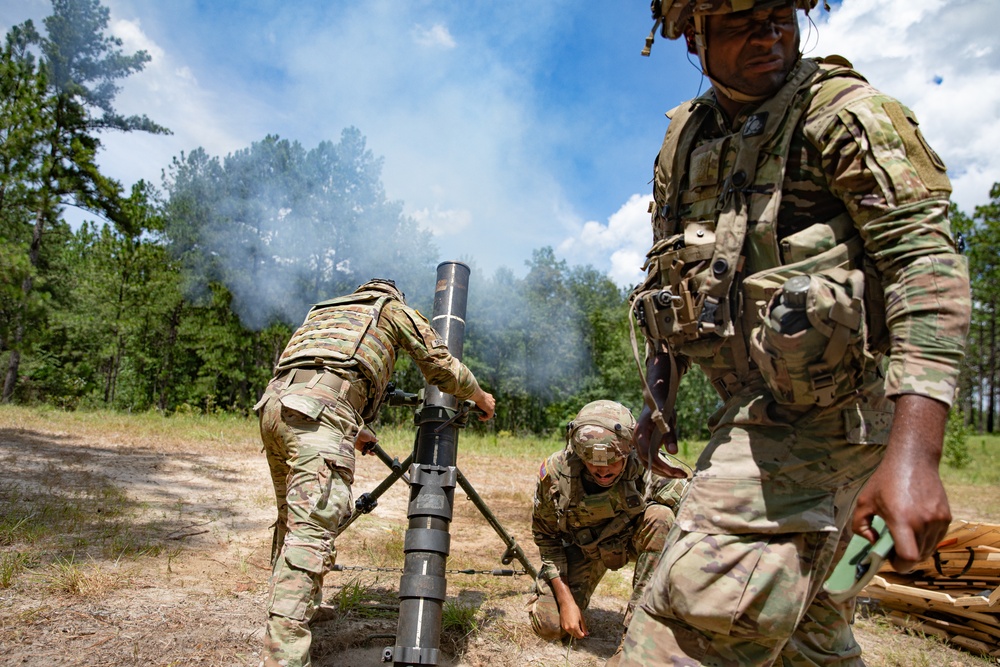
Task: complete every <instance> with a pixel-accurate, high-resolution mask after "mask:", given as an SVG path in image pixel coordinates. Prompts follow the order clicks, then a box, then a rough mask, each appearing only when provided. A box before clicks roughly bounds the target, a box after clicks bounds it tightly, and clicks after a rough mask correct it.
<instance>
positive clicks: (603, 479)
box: [583, 459, 625, 486]
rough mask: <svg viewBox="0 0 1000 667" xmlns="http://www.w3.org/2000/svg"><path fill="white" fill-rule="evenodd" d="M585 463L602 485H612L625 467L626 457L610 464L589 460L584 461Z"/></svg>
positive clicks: (595, 479) (596, 480)
mask: <svg viewBox="0 0 1000 667" xmlns="http://www.w3.org/2000/svg"><path fill="white" fill-rule="evenodd" d="M583 465H585V466H587V472H589V473H590V476H591V477H593V478H594V481H595V482H597V483H598V484H600V485H601V486H611V485H612V484H614V483H615V480H616V479H618V476H619V475H621V474H622V470H624V469H625V459H618V460H617V461H615V462H614V463H612V464H611V465H609V466H598V465H594V464H593V463H591V462H589V461H584V462H583Z"/></svg>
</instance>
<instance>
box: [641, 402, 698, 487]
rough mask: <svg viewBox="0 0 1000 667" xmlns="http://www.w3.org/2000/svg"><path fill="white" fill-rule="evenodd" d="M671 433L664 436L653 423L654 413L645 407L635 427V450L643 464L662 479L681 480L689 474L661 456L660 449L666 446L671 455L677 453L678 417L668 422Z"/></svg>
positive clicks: (673, 417)
mask: <svg viewBox="0 0 1000 667" xmlns="http://www.w3.org/2000/svg"><path fill="white" fill-rule="evenodd" d="M667 423H668V424H669V425H670V432H669V433H667V434H666V435H664V434H663V433H661V432H660V430H659V429H658V428H656V425H655V424H654V423H653V416H652V411H650V409H649V407H648V406H646V407H643V409H642V412H641V413H640V414H639V420H638V422H637V423H636V427H635V449H636V452H637V453H638V454H639V460H640V461H642V464H643V465H644V466H646V467H647V468H649V469H650V470H652V471H653V472H655V473H656V474H657V475H660V476H661V477H670V478H675V479H679V478H681V477H687V472H685V471H684V470H683V469H681V468H675V467H673V466H672V465H670V464H669V463H667V461H666V459H664V458H663V457H662V456H660V447H662V446H663V445H664V444H666V446H667V451H668V452H670V453H671V454H676V453H677V435H676V434H677V415H676V413H675V414H672V415H670V418H669V419H668V420H667Z"/></svg>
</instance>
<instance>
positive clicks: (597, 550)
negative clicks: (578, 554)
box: [577, 531, 628, 570]
mask: <svg viewBox="0 0 1000 667" xmlns="http://www.w3.org/2000/svg"><path fill="white" fill-rule="evenodd" d="M581 532H582V531H581ZM579 537H580V535H579V533H578V534H577V544H578V546H579V547H580V551H582V552H583V555H585V556H586V557H587V558H589V559H590V560H599V561H601V562H602V563H604V567H606V568H608V569H609V570H618V569H621V568H622V567H624V565H625V564H626V563H628V546H627V544H626V542H625V540H623V539H622V537H621V536H620V535H615V536H613V537H609V538H607V539H605V540H601V541H597V540H593V541H591V542H590V543H588V544H580V543H579Z"/></svg>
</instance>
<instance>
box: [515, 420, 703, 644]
mask: <svg viewBox="0 0 1000 667" xmlns="http://www.w3.org/2000/svg"><path fill="white" fill-rule="evenodd" d="M634 429H635V419H634V418H633V417H632V413H631V412H629V410H628V408H626V407H625V406H623V405H621V404H620V403H615V402H614V401H594V402H593V403H588V404H587V405H585V406H584V407H583V409H582V410H580V412H579V414H577V416H576V418H575V419H574V420H573V421H571V422H570V423H569V424H568V425H567V427H566V447H565V449H562V450H560V451H558V452H556V453H555V454H553V455H552V456H550V457H549V458H548V459H547V460H546V461H545V462H543V463H542V466H541V468H540V469H539V471H538V486H537V487H536V489H535V504H534V510H533V511H532V516H531V531H532V534H533V537H534V540H535V544H537V545H538V550H539V552H540V554H541V557H542V568H541V570H540V572H539V575H538V580H537V582H536V584H535V596H534V598H533V599H532V602H531V603H530V605H529V610H528V615H529V616H530V617H531V627H532V629H533V630H534V631H535V634H537V635H538V636H539V637H541V638H543V639H553V640H554V639H562V638H564V637H566V636H567V635H571V636H573V637H575V638H578V639H579V638H582V637H585V636H586V635H587V634H588V632H587V624H586V622H585V621H584V619H583V610H584V609H586V608H587V605H588V604H589V603H590V596H591V595H593V593H594V589H595V588H597V584H598V582H600V580H601V577H603V576H604V573H605V572H607V571H608V570H617V569H619V568H621V567H622V566H624V565H625V564H626V563H628V562H630V561H631V562H634V563H635V574H634V575H633V577H632V598H631V599H630V600H629V604H628V608H627V610H626V612H625V618H624V624H625V626H626V627H627V626H628V621H629V620H630V619H631V616H632V609H633V607H634V606H635V603H636V601H637V600H638V599H639V596H640V595H641V594H642V590H643V587H644V586H645V584H646V581H647V580H648V579H649V575H650V574H651V573H652V571H653V567H654V566H655V565H656V562H657V560H658V559H659V556H660V551H661V550H662V549H663V545H664V543H665V539H666V535H667V531H668V530H669V529H670V526H671V525H673V522H674V511H675V509H676V506H677V503H678V502H679V500H680V496H681V492H682V491H683V489H684V486H685V485H686V481H685V480H671V479H666V478H663V477H659V476H655V475H654V476H652V477H651V476H650V473H648V472H646V471H645V469H644V468H643V466H642V464H641V463H640V462H639V459H638V457H637V455H636V452H635V447H634V445H633V442H632V434H633V431H634Z"/></svg>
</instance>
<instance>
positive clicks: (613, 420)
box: [566, 401, 635, 466]
mask: <svg viewBox="0 0 1000 667" xmlns="http://www.w3.org/2000/svg"><path fill="white" fill-rule="evenodd" d="M634 434H635V417H633V416H632V413H631V412H630V411H629V409H628V408H626V407H625V406H624V405H622V404H621V403H616V402H615V401H594V402H592V403H587V405H585V406H583V408H581V409H580V412H578V413H577V415H576V417H575V418H574V419H573V421H571V422H570V423H569V424H567V425H566V447H567V449H569V450H570V451H571V452H573V453H574V454H576V455H577V456H579V457H580V458H581V459H583V460H584V461H586V462H587V463H590V464H591V465H595V466H610V465H614V464H615V463H617V462H618V461H620V460H621V459H623V458H625V457H627V456H628V455H629V454H630V453H631V452H632V450H633V448H634V446H635V445H634V443H633V440H632V439H633V436H634Z"/></svg>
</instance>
